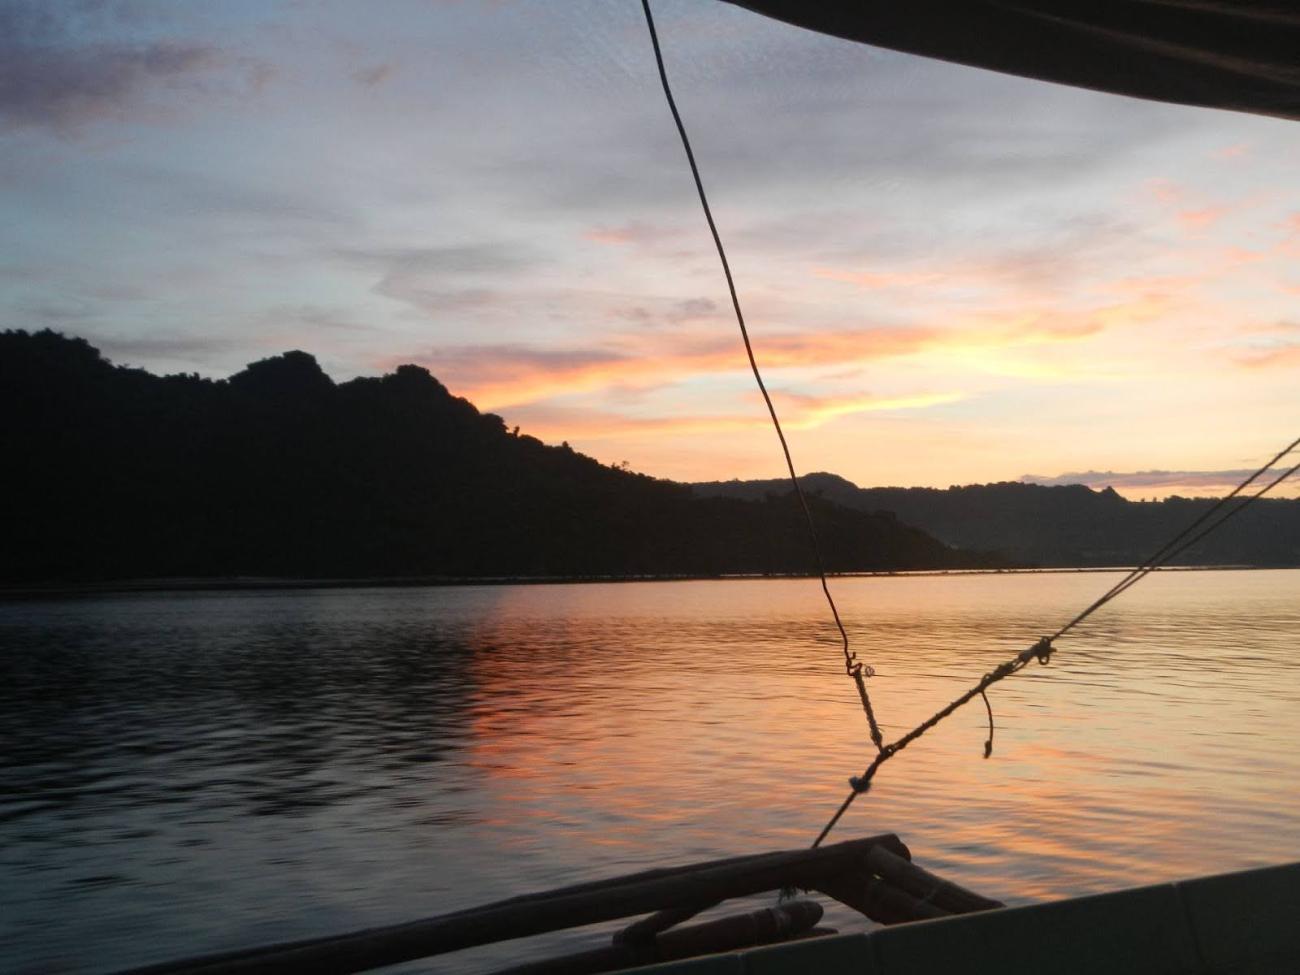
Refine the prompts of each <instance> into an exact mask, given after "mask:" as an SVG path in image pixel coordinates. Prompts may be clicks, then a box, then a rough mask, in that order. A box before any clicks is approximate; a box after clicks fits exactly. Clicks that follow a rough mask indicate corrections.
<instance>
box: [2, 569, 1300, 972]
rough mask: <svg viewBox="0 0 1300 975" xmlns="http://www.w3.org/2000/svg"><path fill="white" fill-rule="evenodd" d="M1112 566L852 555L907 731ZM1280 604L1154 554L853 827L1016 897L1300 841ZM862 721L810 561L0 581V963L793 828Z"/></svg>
mask: <svg viewBox="0 0 1300 975" xmlns="http://www.w3.org/2000/svg"><path fill="white" fill-rule="evenodd" d="M1110 581H1111V577H1110V576H1107V575H1098V574H1051V575H974V576H949V577H899V578H865V579H841V580H837V581H836V582H835V584H834V587H835V591H836V594H837V596H838V598H839V601H840V603H841V608H842V610H843V614H844V616H845V618H846V621H847V623H848V625H849V628H850V632H851V635H852V638H853V641H854V644H855V646H856V647H857V648H858V650H859V652H860V653H861V655H862V656H863V658H864V659H867V660H869V661H870V662H871V663H872V664H874V665H875V667H876V669H877V671H878V676H877V677H876V678H874V679H873V680H872V682H871V687H872V690H873V693H874V696H875V700H876V703H877V708H878V712H879V714H880V716H881V718H882V719H883V722H884V725H885V730H886V732H887V734H893V735H896V734H898V733H901V732H902V731H904V730H906V728H908V727H910V726H911V725H913V724H915V723H916V722H917V721H918V720H920V719H921V718H923V717H925V716H927V715H928V714H930V713H931V712H932V711H933V710H935V709H936V708H937V707H938V706H940V705H941V704H942V703H944V702H945V701H946V700H948V699H949V698H951V697H953V696H955V695H956V694H957V693H958V692H960V691H961V690H963V689H964V688H965V687H966V686H968V685H969V684H970V683H971V682H972V681H973V680H974V679H975V678H977V677H978V676H979V675H980V674H981V673H983V672H985V671H987V670H989V669H990V668H992V667H993V666H995V665H996V664H997V663H999V662H1000V661H1001V660H1003V659H1005V658H1006V657H1008V656H1010V655H1011V654H1013V653H1015V652H1017V651H1019V650H1020V649H1022V648H1023V647H1024V646H1026V645H1028V644H1029V643H1031V642H1033V640H1034V639H1035V638H1036V637H1037V636H1039V635H1040V634H1041V633H1043V632H1047V631H1050V630H1052V629H1054V628H1055V627H1056V626H1057V625H1059V623H1060V622H1062V621H1063V620H1064V619H1066V618H1068V617H1069V616H1070V615H1073V612H1074V611H1076V610H1077V609H1078V608H1080V607H1081V606H1082V605H1084V604H1085V603H1086V602H1087V601H1089V600H1090V598H1091V597H1092V596H1094V595H1096V594H1097V593H1099V592H1100V591H1101V590H1102V589H1104V588H1105V586H1107V585H1108V584H1109V582H1110ZM1297 632H1300V572H1296V571H1274V572H1195V573H1165V574H1160V575H1157V576H1153V577H1151V578H1149V579H1148V580H1146V581H1145V582H1143V583H1142V584H1141V585H1139V586H1138V587H1136V588H1135V589H1134V590H1133V591H1132V592H1131V593H1128V594H1126V595H1125V596H1124V597H1122V598H1121V599H1120V600H1118V601H1116V602H1115V603H1114V604H1112V605H1111V606H1108V607H1107V608H1106V609H1105V610H1103V612H1102V613H1101V614H1099V615H1098V616H1097V617H1094V619H1093V620H1091V621H1089V622H1088V623H1087V624H1086V625H1085V626H1084V627H1082V628H1080V629H1079V630H1077V631H1075V633H1073V634H1071V635H1070V636H1069V637H1067V638H1066V639H1064V640H1062V641H1061V644H1060V648H1059V650H1060V652H1059V653H1058V654H1057V656H1056V657H1055V658H1054V659H1053V662H1052V664H1051V666H1049V667H1038V666H1036V665H1033V666H1031V667H1030V668H1028V669H1026V670H1025V671H1024V672H1023V673H1021V674H1019V675H1017V676H1015V677H1013V678H1011V679H1010V680H1008V681H1005V682H1003V683H1002V684H999V685H998V686H997V688H996V689H995V690H994V691H993V693H992V694H991V698H992V701H993V704H994V708H995V713H996V717H997V734H996V743H995V750H994V755H993V758H992V759H990V760H988V761H984V760H983V759H982V757H981V756H982V751H983V742H984V738H985V734H986V728H985V721H986V719H985V714H984V709H983V707H982V705H980V704H979V703H978V702H976V704H975V705H973V706H971V707H968V708H967V709H965V710H963V711H961V712H959V713H958V714H957V715H956V716H955V717H954V718H953V719H952V720H951V721H949V722H947V723H946V724H944V725H943V726H941V727H940V728H938V729H937V730H935V731H934V732H932V733H931V734H930V735H928V736H926V737H925V738H924V739H922V740H921V741H919V742H918V743H916V744H915V745H913V746H912V747H911V748H909V749H908V750H907V751H906V752H905V753H903V754H901V755H900V756H899V757H898V758H896V759H895V760H894V761H893V762H891V763H889V764H888V765H886V766H885V768H884V770H883V771H882V772H881V774H880V776H879V777H878V779H877V784H876V787H875V788H874V789H873V791H872V792H871V794H870V795H868V796H865V797H863V798H861V799H860V800H859V801H858V803H857V804H856V805H855V806H854V808H853V809H852V810H851V811H850V813H849V814H848V815H847V816H846V817H845V819H844V821H843V822H842V823H841V825H840V826H839V828H838V829H837V831H836V833H835V834H834V836H835V837H836V838H841V839H847V838H850V837H853V836H859V835H865V834H868V833H873V832H881V831H893V832H897V833H898V834H900V835H901V836H902V837H903V839H904V840H905V841H906V842H907V843H908V844H909V845H910V846H911V847H912V850H913V853H914V855H915V856H916V858H917V860H918V862H921V863H922V864H924V865H926V866H928V867H930V868H932V869H934V870H936V871H938V872H940V873H944V874H947V875H949V876H951V877H952V878H953V879H955V880H958V881H959V882H962V883H964V884H966V885H968V886H970V887H973V888H974V889H976V890H979V891H981V892H983V893H986V894H989V895H991V896H995V897H1000V898H1003V899H1005V900H1007V901H1009V902H1013V903H1026V902H1031V901H1036V900H1042V899H1048V898H1055V897H1062V896H1069V895H1077V894H1083V893H1091V892H1097V891H1104V890H1110V889H1115V888H1119V887H1124V886H1129V885H1134V884H1143V883H1150V882H1155V881H1160V880H1168V879H1174V878H1178V877H1185V876H1191V875H1197V874H1204V873H1212V872H1220V871H1225V870H1232V869H1238V868H1244V867H1249V866H1254V865H1259V864H1265V863H1273V862H1279V861H1283V860H1295V859H1300V803H1298V802H1297V801H1296V797H1297V795H1300V749H1298V748H1297V747H1296V740H1297V738H1298V737H1300V658H1298V657H1297V655H1296V653H1295V646H1296V634H1297ZM868 745H869V742H868V739H867V735H866V724H865V721H864V719H863V717H862V713H861V710H860V708H859V706H858V704H857V701H856V695H855V693H854V690H853V685H852V683H851V682H850V681H849V680H848V679H847V678H846V677H845V676H844V675H843V669H842V665H841V663H840V659H839V648H838V644H837V641H836V639H835V634H834V631H833V630H832V629H831V627H830V625H829V624H828V621H827V616H826V611H825V607H824V604H822V603H821V602H820V593H819V591H818V589H817V586H816V584H815V583H813V582H809V581H807V580H747V581H718V582H681V583H636V584H609V585H555V586H513V587H508V586H506V587H481V588H452V589H438V588H411V589H364V590H337V589H333V590H305V591H287V592H286V591H275V592H209V593H185V594H166V593H160V594H144V595H115V596H100V597H86V598H75V599H60V600H48V601H31V602H10V603H6V604H0V969H4V970H16V971H19V972H27V973H37V972H54V971H89V972H100V971H111V970H114V969H117V968H120V967H124V966H127V965H134V964H143V963H146V962H150V961H156V960H162V959H166V958H170V957H174V956H178V955H187V954H193V953H198V952H205V951H213V950H220V949H225V948H232V947H238V946H243V945H247V944H252V943H257V942H261V941H268V940H276V939H283V938H297V937H308V936H313V935H319V934H326V933H331V932H335V931H339V930H344V929H348V928H353V927H361V926H365V925H373V924H384V923H392V922H398V921H404V920H409V919H413V918H417V917H420V916H425V915H429V914H434V913H439V912H443V911H447V910H452V909H457V908H461V907H467V906H471V905H473V904H475V903H479V902H483V901H487V900H491V899H495V898H499V897H505V896H510V895H513V894H517V893H521V892H524V891H527V890H531V889H539V888H544V887H549V886H556V885H560V884H565V883H570V882H576V881H579V880H585V879H592V878H596V877H600V876H605V875H610V874H613V873H619V872H626V871H631V870H635V869H640V868H644V867H647V866H653V865H663V864H666V863H674V862H683V861H688V860H692V859H702V858H708V857H715V856H724V855H730V854H737V853H746V852H757V851H761V850H767V849H774V848H782V847H798V846H803V845H806V844H807V843H809V842H810V841H811V839H812V837H813V836H814V835H816V833H817V831H818V829H819V828H820V827H821V826H822V825H823V823H824V822H825V820H826V819H827V818H828V816H829V815H830V813H831V812H832V810H833V809H834V807H835V806H836V805H837V804H838V803H839V801H840V800H841V799H842V798H843V796H844V794H845V793H846V791H847V786H846V779H847V777H848V776H849V775H850V774H856V773H859V772H860V771H861V770H862V767H863V765H864V762H865V759H866V758H867V755H868ZM828 916H829V918H830V920H831V921H832V923H835V924H836V925H837V926H839V927H840V928H841V929H842V930H847V929H852V928H853V927H855V926H862V925H865V922H864V921H861V920H860V919H857V918H856V917H855V916H853V915H851V914H850V913H848V912H845V911H842V910H834V909H833V910H831V911H830V912H829V915H828ZM602 936H603V935H601V934H598V933H591V932H587V933H581V932H575V933H569V934H563V935H558V936H554V937H552V938H550V939H549V940H548V941H546V942H545V944H542V945H541V946H540V947H539V946H538V945H537V944H536V943H529V944H512V945H505V946H500V947H498V948H495V949H492V950H489V951H488V952H486V953H484V952H479V953H477V954H469V953H467V954H465V955H461V956H450V957H448V958H446V959H440V960H438V961H437V962H431V963H427V964H423V965H421V966H418V968H419V970H433V971H448V972H462V971H477V970H490V969H491V968H492V967H493V966H494V965H497V964H503V963H505V962H508V961H513V960H518V959H520V958H524V957H531V955H532V954H533V953H534V952H536V951H541V950H543V949H551V948H554V947H555V946H557V945H558V946H560V947H562V948H566V949H567V948H572V947H574V946H579V945H586V944H589V943H591V942H592V940H593V939H596V938H598V937H602Z"/></svg>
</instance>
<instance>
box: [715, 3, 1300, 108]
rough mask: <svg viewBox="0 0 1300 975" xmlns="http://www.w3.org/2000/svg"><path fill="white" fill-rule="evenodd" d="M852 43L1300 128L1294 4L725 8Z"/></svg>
mask: <svg viewBox="0 0 1300 975" xmlns="http://www.w3.org/2000/svg"><path fill="white" fill-rule="evenodd" d="M728 2H731V3H735V4H738V5H739V6H742V7H747V8H749V9H750V10H754V11H756V12H758V13H761V14H766V15H767V16H769V17H776V18H778V19H780V20H784V21H787V22H788V23H791V24H797V25H798V26H800V27H807V28H809V29H810V30H815V31H820V32H821V33H823V34H833V35H835V36H837V37H844V38H847V39H849V40H853V41H862V42H864V43H866V44H874V45H877V46H879V47H888V48H892V49H894V50H896V51H905V52H907V53H909V54H920V55H924V56H925V57H931V58H939V59H941V60H944V61H955V62H957V63H959V64H969V65H974V66H975V67H980V68H989V69H991V70H993V71H1002V72H1005V73H1007V74H1015V75H1022V76H1023V77H1026V78H1038V79H1040V80H1043V81H1056V82H1060V83H1061V84H1066V85H1075V86H1077V87H1080V88H1093V89H1096V90H1098V91H1108V92H1114V93H1116V94H1121V95H1132V96H1134V97H1137V98H1150V99H1154V100H1156V101H1163V102H1176V103H1179V104H1182V105H1202V106H1207V107H1210V108H1227V109H1233V110H1235V111H1239V112H1253V113H1255V114H1258V115H1275V116H1277V117H1279V118H1289V119H1300V0H1273V2H1271V3H1270V2H1267V0H839V2H836V0H728Z"/></svg>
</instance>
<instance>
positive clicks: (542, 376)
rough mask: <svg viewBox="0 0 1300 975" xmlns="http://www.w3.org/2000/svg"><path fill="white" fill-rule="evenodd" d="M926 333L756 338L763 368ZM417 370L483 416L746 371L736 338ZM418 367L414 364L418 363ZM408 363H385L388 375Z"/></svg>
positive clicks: (628, 343)
mask: <svg viewBox="0 0 1300 975" xmlns="http://www.w3.org/2000/svg"><path fill="white" fill-rule="evenodd" d="M942 337H943V333H941V332H940V331H938V330H936V329H928V328H895V327H886V328H874V329H855V330H846V331H836V332H817V333H808V334H802V335H800V334H793V333H784V334H771V335H761V336H757V337H756V346H757V350H756V351H757V354H758V358H759V363H760V365H761V366H762V367H763V368H769V369H779V368H784V367H797V366H821V365H839V364H843V363H847V362H862V361H868V360H873V359H880V358H886V357H890V356H899V355H908V354H911V353H915V352H919V351H921V350H923V349H925V348H926V347H928V346H930V345H932V344H934V343H936V342H938V341H940V340H941V339H942ZM418 360H423V361H421V364H422V365H425V366H426V367H428V368H429V370H430V371H431V372H432V373H433V374H434V375H436V376H438V377H439V378H440V379H442V380H443V381H444V382H446V383H447V384H448V385H449V386H451V387H452V388H454V389H456V391H457V392H458V393H459V394H460V395H463V396H466V397H468V398H469V399H470V400H472V401H473V402H474V403H475V404H477V405H478V406H480V407H482V408H484V409H499V408H501V407H503V406H512V405H517V404H520V403H532V402H537V401H539V400H544V399H549V398H551V397H554V396H563V395H571V394H574V393H588V392H594V391H596V390H600V389H608V388H613V387H619V386H632V387H648V386H657V385H664V384H667V383H673V382H679V381H681V380H683V379H686V378H690V377H692V376H698V375H707V374H718V373H730V372H740V371H745V370H746V369H747V368H748V367H747V365H746V361H745V355H744V351H743V350H742V348H741V346H740V342H739V339H737V338H734V337H732V336H730V335H727V336H718V337H716V338H709V339H703V340H690V341H687V342H686V343H678V344H676V345H675V346H674V347H671V348H661V347H659V346H658V345H653V344H651V343H650V342H649V341H648V340H647V339H645V338H637V339H630V338H627V337H624V338H623V339H622V341H618V342H614V343H611V344H610V345H608V346H606V347H605V348H597V349H555V350H549V349H537V348H532V347H528V346H508V345H490V346H472V347H462V348H459V349H452V350H447V351H446V352H442V353H439V354H436V355H431V356H427V357H418ZM418 360H417V361H418ZM405 361H409V359H407V358H403V359H400V360H399V359H390V360H385V361H383V362H381V363H379V365H380V366H381V367H382V368H385V369H392V368H394V367H395V366H397V365H398V364H400V363H401V362H405Z"/></svg>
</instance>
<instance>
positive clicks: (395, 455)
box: [0, 331, 1001, 584]
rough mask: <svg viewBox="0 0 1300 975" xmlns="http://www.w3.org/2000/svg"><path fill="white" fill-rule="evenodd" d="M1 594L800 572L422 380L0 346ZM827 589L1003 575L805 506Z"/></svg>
mask: <svg viewBox="0 0 1300 975" xmlns="http://www.w3.org/2000/svg"><path fill="white" fill-rule="evenodd" d="M0 449H2V450H3V457H4V458H5V468H6V474H5V482H6V484H5V487H6V494H7V496H8V499H9V500H8V502H7V504H6V507H5V509H4V515H3V519H4V523H3V537H4V545H3V546H0V582H5V583H8V584H16V583H30V582H73V581H89V580H105V579H123V578H145V577H164V578H174V577H213V576H235V575H242V576H281V577H286V576H287V577H307V578H324V577H376V576H429V575H437V576H456V577H485V576H588V575H614V576H626V575H645V574H656V575H657V574H692V575H694V574H716V573H769V572H770V573H786V572H804V571H807V570H808V568H809V565H810V557H809V550H808V542H807V537H806V534H805V528H804V525H803V522H802V515H801V514H800V513H799V512H798V510H797V509H796V507H795V505H794V503H793V501H792V500H791V499H790V498H788V497H784V496H783V497H774V498H762V499H757V500H738V499H734V498H724V497H713V498H705V499H697V498H696V497H695V496H694V495H693V493H692V491H691V489H690V488H689V487H686V486H685V485H680V484H674V483H672V482H668V481H661V480H656V479H654V478H651V477H647V476H645V475H642V474H635V473H631V472H628V471H624V470H619V469H616V468H611V467H606V466H603V465H601V464H599V463H597V462H596V461H595V460H593V459H591V458H590V457H585V456H583V455H581V454H578V453H575V452H574V451H573V450H571V449H569V447H568V445H567V444H566V445H562V446H559V447H549V446H546V445H545V444H543V443H541V442H540V441H539V440H536V439H535V438H533V437H529V436H524V435H520V434H519V433H518V430H517V429H515V430H513V431H512V430H508V429H507V428H506V426H505V424H504V423H503V422H502V420H501V418H500V417H498V416H494V415H492V414H490V413H488V414H483V413H480V412H479V411H478V410H476V409H475V408H474V407H473V405H471V404H470V403H469V402H467V401H466V400H464V399H459V398H457V397H455V396H452V395H451V394H450V393H449V392H448V391H447V390H446V388H444V387H443V386H442V384H441V383H439V382H438V381H437V380H436V379H434V378H433V376H431V375H430V374H429V373H428V372H426V371H425V370H424V369H421V368H419V367H417V366H410V365H408V366H401V367H399V368H398V369H397V370H396V371H395V372H394V373H393V374H391V375H387V376H384V377H382V378H377V379H375V378H362V379H354V380H351V381H350V382H345V383H335V382H334V381H333V380H331V379H330V377H329V376H327V375H326V374H325V373H324V372H323V371H322V370H321V368H320V366H319V365H318V364H317V363H316V360H315V359H313V358H312V357H311V356H310V355H308V354H306V353H305V352H287V353H285V354H284V355H280V356H275V357H273V358H270V359H265V360H262V361H261V362H255V363H253V364H252V365H250V366H248V368H246V369H245V370H243V371H242V372H240V373H238V374H236V375H234V376H231V377H230V378H229V379H228V380H220V381H214V380H209V379H201V378H199V377H198V376H193V375H177V376H164V377H160V376H154V375H151V374H149V373H148V372H145V371H143V370H140V369H128V368H123V367H119V366H114V365H112V364H111V363H110V362H108V361H107V360H106V359H104V358H103V357H102V356H101V355H100V354H99V352H98V351H97V350H95V349H94V348H92V347H91V346H90V345H89V344H88V343H86V342H85V341H84V340H81V339H72V338H65V337H64V336H62V335H59V334H56V333H54V332H50V331H44V332H39V333H36V334H29V333H27V332H22V331H10V332H4V333H0ZM814 507H815V509H816V510H815V514H816V517H817V520H818V522H819V524H820V526H821V529H822V536H823V541H824V545H825V549H826V561H827V564H828V566H829V567H830V568H832V569H834V570H841V571H850V570H871V569H920V568H940V567H971V566H978V565H990V564H1001V563H1000V560H997V559H990V558H987V557H983V556H979V555H976V554H971V553H968V552H956V551H953V550H952V549H950V548H948V547H946V546H944V545H942V544H940V543H939V542H937V541H935V540H934V539H933V538H931V537H929V536H928V535H926V534H925V533H924V532H922V531H920V530H918V529H915V528H911V527H908V526H905V525H902V524H899V523H898V522H897V521H896V520H895V519H894V518H892V517H890V516H887V515H878V514H871V513H865V512H862V511H859V510H855V509H850V508H846V507H842V506H839V505H837V504H835V503H833V502H832V501H830V500H816V501H815V502H814Z"/></svg>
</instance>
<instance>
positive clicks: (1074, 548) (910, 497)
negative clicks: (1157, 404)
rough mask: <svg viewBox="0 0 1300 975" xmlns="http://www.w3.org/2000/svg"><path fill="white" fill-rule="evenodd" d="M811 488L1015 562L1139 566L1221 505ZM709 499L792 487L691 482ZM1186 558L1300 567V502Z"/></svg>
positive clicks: (818, 484) (1094, 495)
mask: <svg viewBox="0 0 1300 975" xmlns="http://www.w3.org/2000/svg"><path fill="white" fill-rule="evenodd" d="M801 483H803V485H804V486H805V487H806V488H807V490H808V491H809V492H810V493H813V494H816V495H818V496H819V497H821V498H822V499H824V500H827V501H833V502H835V503H837V504H841V505H844V506H845V507H849V508H856V509H857V510H859V511H873V512H879V511H888V512H892V513H893V514H894V515H896V516H897V517H898V519H899V520H900V521H902V522H904V523H906V524H909V525H915V526H917V527H918V528H921V529H924V530H925V531H926V532H928V533H929V534H931V535H933V536H935V537H936V538H938V539H939V540H940V541H943V542H945V543H946V544H948V545H952V546H955V547H957V548H960V549H977V550H982V551H989V552H999V553H1001V554H1002V555H1005V556H1006V557H1007V558H1008V559H1010V560H1011V561H1012V562H1014V563H1016V564H1030V565H1042V566H1101V565H1134V564H1137V563H1139V562H1141V561H1142V560H1143V559H1145V558H1147V557H1148V556H1149V555H1150V554H1151V553H1152V552H1153V551H1154V550H1155V549H1157V548H1158V547H1159V546H1161V545H1163V544H1164V543H1165V542H1166V541H1167V540H1168V539H1169V538H1171V537H1172V536H1173V535H1174V534H1175V533H1176V532H1177V531H1179V530H1180V529H1182V528H1183V527H1184V526H1186V525H1187V524H1188V523H1190V522H1191V521H1193V520H1194V519H1195V518H1196V517H1197V516H1198V515H1199V514H1200V513H1201V512H1202V511H1204V510H1205V509H1206V508H1208V507H1209V506H1210V505H1212V504H1213V503H1214V500H1213V499H1207V498H1179V497H1173V498H1167V499H1165V500H1164V501H1129V500H1127V499H1125V498H1123V497H1121V496H1120V495H1119V494H1117V493H1116V492H1115V491H1114V490H1113V489H1111V488H1106V489H1105V490H1102V491H1094V490H1092V489H1091V488H1088V487H1084V486H1083V485H1072V486H1065V487H1044V486H1041V485H1037V484H1022V483H1020V482H1017V481H1011V482H1004V483H1001V484H977V485H969V486H966V487H950V488H948V489H947V490H941V489H938V488H893V487H888V488H860V487H858V486H857V485H855V484H853V483H852V482H851V481H846V480H845V479H844V478H842V477H839V476H837V475H835V474H825V473H819V474H809V475H808V476H806V477H804V478H802V479H801ZM692 487H693V489H694V490H695V492H696V494H697V495H698V496H700V497H702V498H719V497H732V498H743V499H755V498H762V497H768V496H773V497H775V496H779V495H784V494H786V493H788V492H789V490H790V488H789V482H786V481H776V480H770V481H715V482H710V483H706V484H695V485H692ZM1174 562H1175V563H1176V564H1181V565H1259V566H1283V565H1288V566H1293V565H1300V501H1296V500H1285V499H1274V498H1263V499H1261V500H1260V501H1257V502H1255V503H1254V504H1253V505H1252V506H1251V507H1250V508H1248V509H1247V510H1245V511H1243V512H1242V513H1241V514H1240V515H1237V516H1235V517H1233V519H1232V520H1231V521H1229V522H1228V523H1226V524H1225V525H1224V527H1223V528H1222V529H1221V530H1219V531H1216V532H1214V533H1212V534H1210V535H1209V536H1207V537H1206V538H1205V539H1204V540H1203V541H1201V542H1199V543H1197V544H1196V545H1194V546H1192V547H1191V548H1189V549H1188V550H1187V552H1185V553H1184V554H1183V555H1181V556H1180V557H1179V558H1177V559H1175V560H1174Z"/></svg>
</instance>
